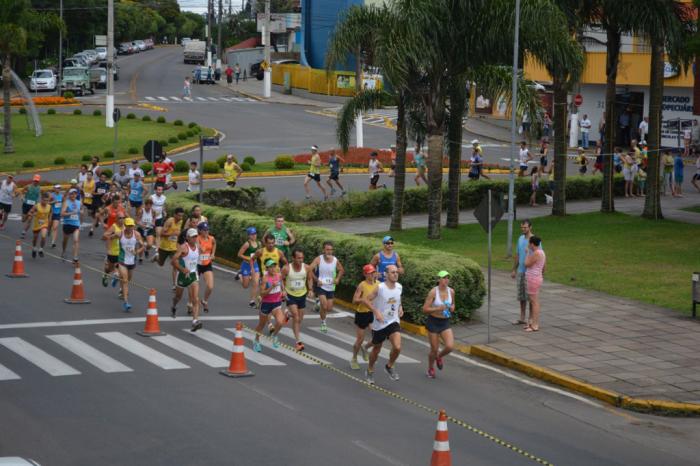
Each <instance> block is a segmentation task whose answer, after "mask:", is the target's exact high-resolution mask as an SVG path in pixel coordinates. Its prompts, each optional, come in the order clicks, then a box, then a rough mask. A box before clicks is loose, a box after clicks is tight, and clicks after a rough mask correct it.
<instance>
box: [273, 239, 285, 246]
mask: <svg viewBox="0 0 700 466" xmlns="http://www.w3.org/2000/svg"><path fill="white" fill-rule="evenodd" d="M275 244H276V245H277V246H284V238H275Z"/></svg>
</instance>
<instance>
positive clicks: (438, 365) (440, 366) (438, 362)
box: [435, 358, 444, 370]
mask: <svg viewBox="0 0 700 466" xmlns="http://www.w3.org/2000/svg"><path fill="white" fill-rule="evenodd" d="M435 364H436V365H437V368H438V369H440V370H442V368H443V367H444V364H443V362H442V358H437V359H435Z"/></svg>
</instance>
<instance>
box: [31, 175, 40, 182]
mask: <svg viewBox="0 0 700 466" xmlns="http://www.w3.org/2000/svg"><path fill="white" fill-rule="evenodd" d="M32 181H41V175H34V176H33V177H32Z"/></svg>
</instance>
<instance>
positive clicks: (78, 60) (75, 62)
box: [63, 57, 87, 68]
mask: <svg viewBox="0 0 700 466" xmlns="http://www.w3.org/2000/svg"><path fill="white" fill-rule="evenodd" d="M80 66H83V67H86V66H87V62H86V61H85V58H84V57H71V58H66V59H65V60H63V67H64V68H72V67H80Z"/></svg>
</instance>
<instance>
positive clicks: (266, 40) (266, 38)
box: [263, 0, 272, 99]
mask: <svg viewBox="0 0 700 466" xmlns="http://www.w3.org/2000/svg"><path fill="white" fill-rule="evenodd" d="M263 45H264V46H265V63H266V66H265V81H264V85H263V97H265V98H266V99H269V98H270V97H271V96H272V67H271V66H270V0H265V25H264V26H263Z"/></svg>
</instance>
